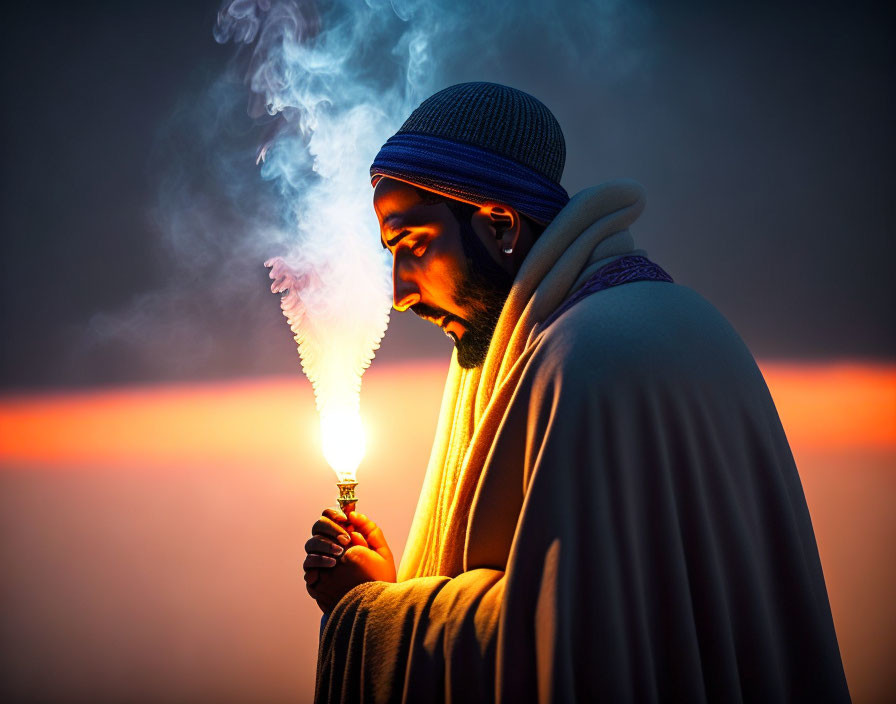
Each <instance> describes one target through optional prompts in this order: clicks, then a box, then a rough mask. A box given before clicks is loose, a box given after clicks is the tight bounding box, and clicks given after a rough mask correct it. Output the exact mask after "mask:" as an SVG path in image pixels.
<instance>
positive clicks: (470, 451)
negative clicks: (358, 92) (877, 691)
mask: <svg viewBox="0 0 896 704" xmlns="http://www.w3.org/2000/svg"><path fill="white" fill-rule="evenodd" d="M564 159H565V146H564V140H563V134H562V132H561V130H560V127H559V125H558V124H557V121H556V120H555V119H554V116H553V115H552V114H551V113H550V111H549V110H548V109H547V108H546V107H545V106H544V105H542V104H541V103H540V102H539V101H537V100H536V99H535V98H533V97H532V96H529V95H527V94H525V93H523V92H521V91H518V90H514V89H512V88H508V87H506V86H500V85H495V84H489V83H468V84H462V85H458V86H453V87H451V88H448V89H446V90H443V91H441V92H439V93H437V94H436V95H434V96H432V97H431V98H429V99H428V100H426V101H425V102H423V104H422V105H421V106H420V107H419V108H418V109H417V110H415V111H414V113H413V114H412V115H411V116H410V117H409V118H408V120H407V121H406V122H405V124H404V125H403V126H402V128H401V129H400V130H399V132H398V133H397V134H396V135H394V136H393V137H392V138H391V139H389V141H388V142H386V144H385V145H384V146H383V148H382V150H381V151H380V153H379V154H378V155H377V157H376V160H375V161H374V163H373V166H372V167H371V176H372V180H373V184H374V186H375V191H374V208H375V210H376V213H377V217H378V219H379V222H380V227H381V235H382V241H383V246H384V247H386V248H387V249H388V250H389V251H390V252H391V253H392V256H393V262H394V265H393V281H394V296H395V300H394V305H395V308H396V309H397V310H400V311H403V310H407V309H411V310H412V311H414V312H415V313H417V314H418V315H420V316H422V317H424V318H426V319H428V320H430V321H432V322H433V323H435V324H437V325H439V326H440V327H441V328H442V329H443V330H444V331H445V333H446V334H448V335H449V336H450V337H452V338H453V339H454V341H455V345H456V349H455V354H454V356H453V358H452V361H451V368H450V371H449V375H448V380H447V383H446V386H445V394H444V398H443V400H442V409H441V415H440V419H439V423H438V429H437V433H436V439H435V444H434V446H433V451H432V456H431V459H430V462H429V466H428V469H427V472H426V477H425V480H424V484H423V488H422V491H421V495H420V500H419V504H418V506H417V512H416V515H415V518H414V521H413V525H412V528H411V533H410V536H409V539H408V546H407V549H406V550H405V554H404V556H403V559H402V562H401V568H400V569H399V570H398V574H397V581H396V572H395V567H394V563H393V561H392V554H391V552H390V551H389V548H388V545H387V544H386V541H385V538H384V536H383V535H382V532H381V531H380V530H379V528H377V527H376V525H375V524H374V523H373V521H371V520H370V519H368V518H367V517H366V516H363V515H361V514H357V513H352V514H351V515H350V516H349V517H348V519H347V518H346V517H345V516H343V515H342V514H341V513H339V512H338V511H335V510H333V509H328V510H327V511H325V512H324V515H323V516H322V517H321V518H320V519H318V521H317V522H316V523H315V524H314V526H313V528H312V538H311V539H310V540H309V541H308V543H307V544H306V551H307V552H308V556H307V558H306V561H305V570H306V581H307V584H308V591H309V593H310V594H311V595H312V596H313V597H314V598H316V599H317V600H318V603H319V604H320V606H321V608H322V610H323V611H324V613H325V615H327V617H326V622H325V626H324V628H323V631H322V635H321V641H320V651H319V658H318V674H317V688H316V695H315V696H316V699H317V701H321V702H325V701H326V702H392V701H396V702H397V701H406V702H418V701H419V702H435V701H451V702H464V703H467V702H480V701H501V702H527V701H538V702H590V701H609V702H622V701H651V702H652V701H686V702H702V701H716V702H739V701H752V702H792V701H814V702H821V701H848V699H849V694H848V691H847V688H846V682H845V678H844V674H843V667H842V664H841V660H840V653H839V649H838V645H837V639H836V635H835V633H834V627H833V622H832V619H831V612H830V606H829V603H828V597H827V592H826V589H825V584H824V577H823V574H822V570H821V564H820V562H819V558H818V550H817V547H816V544H815V537H814V534H813V531H812V526H811V522H810V519H809V513H808V510H807V507H806V501H805V498H804V496H803V492H802V487H801V485H800V481H799V477H798V474H797V470H796V467H795V465H794V462H793V457H792V455H791V452H790V448H789V446H788V443H787V439H786V438H785V435H784V431H783V429H782V427H781V423H780V421H779V419H778V415H777V413H776V411H775V407H774V404H773V402H772V399H771V397H770V395H769V393H768V389H767V387H766V385H765V383H764V381H763V378H762V376H761V374H760V372H759V369H758V368H757V366H756V364H755V362H754V360H753V358H752V356H751V355H750V353H749V351H748V350H747V348H746V347H745V345H744V343H743V342H742V341H741V339H740V338H739V337H738V335H737V334H736V333H735V331H734V330H733V329H732V328H731V326H730V325H729V324H728V323H727V322H726V321H725V320H724V319H723V318H722V316H721V315H720V314H719V313H718V311H716V310H715V308H713V307H712V306H711V305H710V304H709V303H707V302H706V301H705V300H704V299H702V298H701V297H700V296H699V295H697V294H696V293H695V292H693V291H691V290H690V289H688V288H685V287H683V286H679V285H677V284H674V283H672V280H671V278H670V277H669V276H668V275H667V274H666V273H665V272H664V271H663V270H662V269H661V268H660V267H659V266H657V265H656V264H654V263H653V262H651V261H650V260H649V259H647V257H646V253H645V252H643V251H642V250H638V249H636V248H635V245H634V241H633V238H632V235H631V233H630V232H629V227H630V226H631V225H632V223H634V222H635V220H636V219H637V217H638V215H639V214H640V213H641V211H642V209H643V207H644V194H643V191H642V189H641V187H640V186H639V185H638V184H636V183H633V182H630V181H614V182H610V183H605V184H603V185H600V186H597V187H594V188H590V189H587V190H585V191H583V192H581V193H579V194H578V195H576V196H575V197H574V198H572V199H570V198H569V197H568V196H567V194H566V192H565V191H564V189H563V188H562V187H561V186H560V183H559V182H560V176H561V173H562V170H563V164H564Z"/></svg>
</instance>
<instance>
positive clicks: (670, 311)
mask: <svg viewBox="0 0 896 704" xmlns="http://www.w3.org/2000/svg"><path fill="white" fill-rule="evenodd" d="M532 347H533V353H532V357H531V361H530V364H532V366H533V369H532V371H533V372H535V373H538V374H539V375H541V376H544V375H548V376H556V375H563V376H566V377H572V378H573V379H579V380H581V379H583V378H587V379H589V380H601V379H603V380H606V381H607V382H610V381H612V382H613V383H618V382H620V381H623V382H626V383H627V382H629V381H631V380H632V379H634V378H636V379H639V380H642V381H643V380H646V379H651V378H656V377H660V378H668V377H669V376H670V375H672V376H676V377H679V378H681V377H692V378H693V377H700V376H701V375H705V374H707V373H710V374H711V372H712V369H713V368H715V367H718V366H719V365H722V366H727V367H730V366H732V365H734V366H735V367H742V366H744V365H747V366H752V365H754V362H753V358H752V355H750V353H749V351H748V350H747V348H746V346H745V345H744V343H743V341H742V340H741V338H740V336H739V335H738V334H737V333H736V332H735V330H734V329H733V328H732V327H731V325H730V324H729V323H728V321H727V320H725V318H724V317H723V316H722V315H721V313H719V311H718V310H716V308H715V307H714V306H712V305H711V304H710V303H709V302H708V301H706V300H705V299H704V298H703V297H702V296H700V295H699V294H698V293H696V292H695V291H693V290H691V289H689V288H687V287H684V286H680V285H677V284H671V283H665V282H647V281H645V282H636V283H630V284H624V285H621V286H616V287H613V288H610V289H606V290H604V291H599V292H597V293H594V294H591V295H589V296H587V297H585V298H584V299H582V300H581V301H579V302H578V303H576V304H575V305H573V306H572V307H571V308H570V309H569V310H567V311H566V312H564V313H563V314H562V315H561V316H560V317H558V318H557V319H556V320H555V321H554V322H553V323H551V324H550V325H549V326H548V327H547V328H545V329H544V330H543V331H541V332H539V333H538V335H537V336H536V337H535V339H533V340H532ZM588 385H589V386H590V384H588Z"/></svg>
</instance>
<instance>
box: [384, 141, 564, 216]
mask: <svg viewBox="0 0 896 704" xmlns="http://www.w3.org/2000/svg"><path fill="white" fill-rule="evenodd" d="M380 176H389V177H391V178H396V179H398V180H399V181H406V182H408V183H412V184H414V185H418V186H421V187H422V188H425V189H427V190H429V191H434V192H436V193H441V194H443V195H446V196H448V197H450V198H455V199H457V200H463V201H467V202H469V203H474V204H476V205H482V204H483V203H486V202H494V203H503V204H505V205H509V206H511V207H513V208H515V209H516V210H517V211H518V212H520V213H522V214H523V215H528V216H529V217H530V218H532V219H533V220H537V221H538V222H540V223H543V224H546V223H549V222H550V221H551V220H553V219H554V217H556V215H557V213H559V212H560V211H561V210H562V209H563V207H564V206H565V205H566V204H567V203H568V202H569V195H568V194H567V193H566V190H565V189H564V188H563V186H561V185H560V184H559V183H556V182H555V181H552V180H551V179H549V178H548V177H547V176H545V175H544V174H542V173H539V172H538V171H535V170H534V169H531V168H529V167H528V166H524V165H523V164H521V163H519V162H518V161H516V160H514V159H510V158H509V157H506V156H501V155H500V154H496V153H495V152H493V151H490V150H488V149H483V148H482V147H477V146H476V145H473V144H465V143H461V142H455V141H452V140H450V139H445V138H443V137H433V136H431V135H425V134H417V133H413V132H399V133H398V134H396V135H394V136H393V137H390V138H389V141H387V142H386V143H385V144H384V145H383V147H382V149H380V152H379V154H377V155H376V159H374V160H373V165H372V166H371V167H370V177H371V179H372V181H373V184H374V185H376V182H377V181H378V180H379V177H380Z"/></svg>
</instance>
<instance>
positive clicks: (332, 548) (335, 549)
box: [330, 545, 342, 555]
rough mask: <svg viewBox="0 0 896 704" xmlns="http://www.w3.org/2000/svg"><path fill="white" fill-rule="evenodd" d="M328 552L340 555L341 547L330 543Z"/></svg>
mask: <svg viewBox="0 0 896 704" xmlns="http://www.w3.org/2000/svg"><path fill="white" fill-rule="evenodd" d="M330 552H331V553H333V554H334V555H341V554H342V548H341V547H339V546H338V545H331V546H330Z"/></svg>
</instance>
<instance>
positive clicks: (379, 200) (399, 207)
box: [373, 178, 421, 224]
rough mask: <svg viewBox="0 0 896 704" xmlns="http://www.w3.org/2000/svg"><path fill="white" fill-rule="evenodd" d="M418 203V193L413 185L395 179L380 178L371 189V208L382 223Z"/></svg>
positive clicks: (419, 201)
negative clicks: (372, 189)
mask: <svg viewBox="0 0 896 704" xmlns="http://www.w3.org/2000/svg"><path fill="white" fill-rule="evenodd" d="M420 203H421V198H420V194H419V193H418V192H417V191H416V189H415V188H414V187H413V186H411V185H409V184H407V183H403V182H402V181H396V180H395V179H391V178H381V179H380V180H379V182H378V183H377V184H376V188H375V189H374V191H373V208H374V210H376V214H377V217H378V218H379V221H380V222H381V223H384V224H387V223H388V221H390V220H393V219H396V218H398V217H399V216H402V215H404V214H406V213H407V212H408V211H409V210H411V209H412V208H414V207H415V206H417V205H420Z"/></svg>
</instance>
